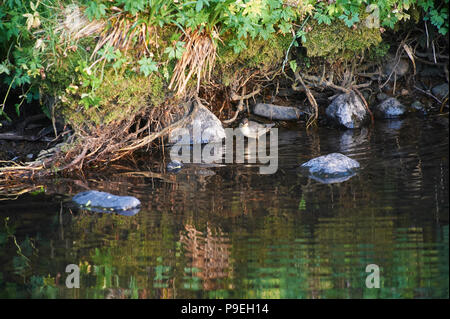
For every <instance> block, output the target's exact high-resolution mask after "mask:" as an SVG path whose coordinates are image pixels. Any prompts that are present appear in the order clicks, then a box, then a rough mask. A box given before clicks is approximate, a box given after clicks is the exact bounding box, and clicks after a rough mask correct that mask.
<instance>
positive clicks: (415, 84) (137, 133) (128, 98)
mask: <svg viewBox="0 0 450 319" xmlns="http://www.w3.org/2000/svg"><path fill="white" fill-rule="evenodd" d="M95 3H96V4H95V5H94V4H88V5H86V4H84V2H82V1H81V2H80V3H78V4H76V5H75V6H63V7H62V8H63V9H61V8H56V7H54V6H49V4H51V1H50V2H48V3H47V2H46V3H44V2H43V4H41V5H39V4H32V5H30V7H29V8H28V7H23V8H19V7H16V8H9V10H8V11H7V14H6V18H4V19H3V20H2V21H5V22H2V23H7V22H8V21H12V19H14V17H17V19H19V18H20V19H21V21H23V22H24V25H23V26H22V27H21V29H20V32H22V33H23V34H24V35H23V36H22V37H19V36H18V34H17V35H14V33H11V34H10V35H9V36H7V37H9V39H5V41H6V42H5V43H12V41H13V40H14V39H16V40H18V39H19V38H20V44H21V46H19V48H18V47H15V46H11V45H10V46H8V47H6V46H5V47H4V48H3V51H2V52H4V53H2V54H4V56H5V57H6V59H5V60H4V62H3V63H2V69H1V70H2V73H3V75H0V76H3V77H4V80H6V83H7V84H8V81H9V86H7V87H6V88H5V90H4V91H5V93H6V95H5V99H4V100H5V101H6V102H9V101H10V100H14V99H13V98H11V97H10V96H9V97H8V94H16V95H17V96H18V97H19V98H18V99H17V100H19V101H21V102H18V103H15V104H11V103H6V102H4V103H3V104H2V114H3V116H4V117H5V118H6V119H11V118H14V117H15V119H16V123H23V122H24V121H26V120H27V118H26V115H27V113H29V114H34V113H39V112H38V111H36V110H35V109H34V110H30V111H29V110H28V109H27V107H26V106H24V105H26V103H25V102H26V100H30V102H31V101H32V100H33V98H36V97H37V98H38V99H39V104H38V105H39V107H40V108H41V109H42V111H43V112H44V113H45V114H46V115H47V117H48V118H50V119H51V120H50V123H46V126H47V127H46V128H48V130H47V131H46V132H45V133H46V134H41V135H40V136H39V135H36V134H34V135H31V136H34V137H36V139H38V138H39V139H43V140H45V141H46V145H45V147H44V148H48V149H51V150H52V151H51V152H44V153H45V154H44V153H41V154H39V153H40V152H37V150H36V149H34V148H33V147H32V148H31V149H29V150H25V152H17V151H18V149H15V150H13V151H12V150H11V148H14V146H13V145H12V144H9V142H7V143H4V144H3V146H2V147H3V148H4V152H3V154H4V157H3V158H2V159H3V160H6V161H9V162H7V163H4V164H3V166H4V167H3V168H0V175H1V178H2V179H3V180H4V181H7V180H10V179H17V178H24V177H28V178H29V177H32V176H37V175H48V174H55V173H60V174H61V173H62V174H68V173H70V172H74V171H75V172H76V171H80V170H83V169H86V168H87V169H89V168H92V167H95V168H96V169H99V168H102V167H106V166H107V165H109V163H112V162H115V161H117V160H119V159H124V158H127V157H129V156H132V154H133V152H134V151H136V150H139V149H142V148H145V149H147V150H150V151H151V150H152V149H157V148H158V147H162V146H163V145H164V138H165V136H166V133H168V132H169V131H170V129H172V128H175V127H176V126H177V125H178V124H179V123H181V122H177V121H180V120H181V121H182V122H185V121H188V120H189V116H190V114H191V110H190V109H189V108H187V107H186V105H189V103H186V102H189V101H195V102H196V103H197V104H201V105H204V106H206V107H207V108H208V109H209V110H210V111H212V113H214V114H215V115H216V116H217V117H218V118H219V119H220V120H221V121H222V123H223V124H224V125H225V126H227V125H228V126H235V125H237V123H238V122H239V120H240V118H241V117H243V116H249V115H250V116H252V110H253V106H254V105H255V104H257V103H266V104H278V105H281V106H291V107H295V108H297V109H298V110H299V114H302V116H299V117H298V118H296V119H295V121H293V123H292V124H291V125H300V126H306V127H307V128H308V129H312V128H313V127H314V126H316V125H330V123H329V116H327V115H326V113H327V112H326V110H327V108H328V106H329V105H330V103H332V101H333V100H334V99H335V98H336V97H337V95H338V94H348V93H350V92H353V93H354V94H356V95H357V99H358V100H360V104H361V105H363V108H364V109H365V111H367V112H368V116H364V117H366V122H372V123H373V121H375V120H376V119H375V117H374V115H373V114H372V113H373V112H372V111H373V110H374V108H376V107H377V105H378V104H380V103H381V102H382V100H385V99H386V98H388V97H395V98H397V99H398V100H399V101H400V103H402V104H403V105H404V106H405V108H406V111H407V113H413V112H417V113H420V114H422V115H423V116H427V115H429V114H436V113H446V112H448V55H446V54H447V53H446V52H447V51H448V39H447V38H446V37H445V36H444V35H445V33H446V32H447V31H446V28H448V18H445V14H446V11H445V10H444V9H445V3H446V1H442V4H441V3H436V4H435V6H436V7H435V8H434V9H435V11H432V10H431V8H429V7H426V8H425V7H424V6H423V4H422V3H421V2H418V3H416V4H414V5H413V6H411V7H410V6H409V5H408V6H407V5H406V4H404V3H403V2H398V3H395V5H394V6H395V7H396V8H397V9H396V10H397V11H396V12H397V13H396V19H395V21H394V22H392V21H391V22H389V19H388V15H387V13H386V12H384V11H383V10H385V9H383V10H382V11H381V12H380V17H379V18H380V21H378V22H379V23H380V25H379V26H377V27H374V25H371V24H370V23H372V22H374V21H372V20H370V19H369V18H370V14H368V13H367V12H366V9H367V7H366V6H365V5H361V6H358V7H352V8H351V10H350V9H349V8H346V7H345V6H346V4H338V3H332V4H325V3H323V2H319V3H317V4H311V3H309V2H296V1H293V2H292V3H291V2H289V3H288V2H282V1H269V2H268V1H243V2H238V3H237V4H234V1H233V2H228V1H225V2H224V1H211V2H210V3H209V4H206V3H205V4H203V2H202V1H197V2H192V3H191V2H189V3H188V2H186V3H185V2H183V1H180V3H177V2H171V1H170V2H167V1H156V2H155V3H154V6H152V7H148V6H147V5H144V4H143V5H142V6H136V7H134V6H132V5H131V4H123V3H122V4H121V3H119V2H117V3H116V2H111V3H110V2H103V1H100V2H95ZM331 8H334V9H333V10H334V11H333V10H331ZM347 9H348V10H347ZM390 9H392V8H389V10H390ZM20 10H22V11H24V12H25V11H26V12H33V14H32V15H31V17H30V16H29V15H27V14H28V13H26V14H25V13H22V12H21V11H20ZM155 10H156V11H155ZM349 10H350V11H349ZM389 10H388V11H387V12H389ZM436 12H437V13H436ZM408 14H409V15H411V17H409V16H408V17H409V18H406V15H408ZM436 14H438V16H439V17H441V16H442V18H443V21H442V22H439V23H438V22H436V21H438V19H437V18H436ZM139 17H142V19H140V18H139ZM193 17H197V19H194V20H192V19H193ZM430 17H434V18H435V19H434V20H432V21H433V22H432V23H429V22H425V23H424V25H422V23H423V22H424V20H423V19H424V18H425V20H426V19H429V18H430ZM439 21H440V20H439ZM25 22H26V23H25ZM369 22H370V23H369ZM375 22H376V21H375ZM389 23H390V24H389ZM432 24H434V26H433V25H432ZM5 26H9V27H10V28H11V26H10V25H7V24H5ZM394 26H395V28H394ZM49 28H52V29H54V30H55V33H54V34H52V35H51V36H50V34H49V35H48V37H45V36H42V35H43V34H44V35H45V34H47V33H48V29H49ZM390 28H393V30H391V29H390ZM25 35H26V36H25ZM20 48H22V49H20ZM27 50H28V51H27ZM31 54H34V55H33V58H31ZM30 58H31V59H30ZM21 59H22V60H21ZM20 61H25V62H24V63H22V64H20V63H19V62H20ZM19 79H20V81H22V82H20V81H19ZM446 84H447V93H446V94H445V92H444V93H443V94H441V93H439V94H438V93H436V92H434V91H433V89H435V88H436V87H438V86H441V87H443V86H445V85H446ZM10 89H11V90H12V91H14V92H12V91H10ZM24 90H25V92H24ZM19 92H22V94H20V93H19ZM23 93H25V94H23ZM20 97H21V98H20ZM8 99H9V100H8ZM24 101H25V102H24ZM417 102H420V103H417ZM17 105H18V106H17ZM14 111H16V113H17V114H20V113H21V111H22V118H20V117H18V116H17V114H16V115H14ZM249 112H250V113H249ZM23 114H25V115H23ZM13 115H14V116H13ZM24 116H25V118H24ZM369 117H370V120H368V121H367V118H369ZM32 124H34V125H36V123H32V122H30V123H27V125H32ZM279 125H284V124H283V123H280V124H279ZM365 125H366V124H365ZM16 128H17V125H16V127H14V126H13V127H9V128H7V127H6V128H5V127H2V128H1V129H2V132H0V134H6V133H8V134H9V135H3V136H4V137H5V136H6V137H9V138H10V139H11V138H17V137H24V136H25V135H23V132H21V134H19V132H17V130H16ZM51 128H53V130H51ZM22 131H23V130H22ZM0 137H1V135H0ZM14 143H15V142H14ZM8 152H9V153H8ZM14 152H15V153H14ZM13 153H14V154H13ZM25 153H27V154H25ZM30 154H31V155H33V157H31V156H30ZM30 157H31V158H30ZM29 159H30V160H29ZM31 159H33V160H31ZM11 160H14V161H11Z"/></svg>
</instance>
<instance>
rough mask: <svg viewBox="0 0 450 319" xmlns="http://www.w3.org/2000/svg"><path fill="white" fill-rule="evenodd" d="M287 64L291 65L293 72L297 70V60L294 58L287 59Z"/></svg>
mask: <svg viewBox="0 0 450 319" xmlns="http://www.w3.org/2000/svg"><path fill="white" fill-rule="evenodd" d="M289 66H290V67H291V69H292V71H293V72H295V71H297V61H295V60H291V61H289Z"/></svg>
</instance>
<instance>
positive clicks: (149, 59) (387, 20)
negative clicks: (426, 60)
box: [0, 0, 448, 118]
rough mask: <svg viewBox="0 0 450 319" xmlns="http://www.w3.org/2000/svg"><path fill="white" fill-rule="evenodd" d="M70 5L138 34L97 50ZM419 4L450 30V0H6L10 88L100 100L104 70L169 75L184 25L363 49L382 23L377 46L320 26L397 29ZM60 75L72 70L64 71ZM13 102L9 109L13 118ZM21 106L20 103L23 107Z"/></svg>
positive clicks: (242, 46) (226, 40)
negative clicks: (69, 17) (335, 39)
mask: <svg viewBox="0 0 450 319" xmlns="http://www.w3.org/2000/svg"><path fill="white" fill-rule="evenodd" d="M69 6H77V7H79V8H80V11H81V12H83V13H84V15H85V17H86V18H87V20H88V21H93V22H95V21H102V23H103V24H102V27H103V30H104V31H100V33H99V34H100V35H101V34H105V33H104V32H107V31H108V30H112V29H113V28H115V27H116V28H117V27H118V26H119V27H121V28H123V30H124V31H123V33H122V34H121V35H120V36H121V37H128V38H129V41H128V42H127V43H129V45H127V46H126V47H127V49H125V48H123V47H120V46H118V47H114V46H113V45H110V46H104V47H103V48H102V49H101V50H98V51H96V52H95V54H94V55H92V50H93V47H94V46H95V37H96V36H98V35H99V34H98V33H94V34H92V35H91V36H90V40H89V39H87V40H86V42H88V43H92V44H91V45H88V44H83V43H82V40H80V39H74V38H71V37H70V35H69V36H66V37H63V36H62V30H63V25H64V18H65V13H64V10H63V9H61V8H67V7H69ZM418 12H419V14H420V15H421V16H422V17H423V19H424V20H426V21H429V22H430V23H431V24H432V25H433V26H435V27H436V29H437V30H438V31H439V33H441V34H443V35H445V34H446V33H447V32H448V0H440V1H433V0H284V1H283V0H89V1H88V0H78V2H77V0H75V3H74V0H34V1H23V0H1V5H0V81H1V83H3V84H4V85H5V86H6V88H7V89H6V90H5V91H6V92H7V93H6V94H8V93H9V92H10V90H20V91H21V94H20V96H22V98H23V100H22V102H23V101H30V100H32V99H36V98H39V92H40V90H41V89H42V88H48V87H49V84H48V83H49V82H50V83H53V84H55V85H56V86H64V87H63V88H61V92H62V93H63V94H66V93H67V92H69V93H67V94H75V95H77V96H78V97H79V99H80V103H81V104H82V105H84V106H85V107H86V108H89V107H92V106H98V105H99V103H100V101H99V97H98V96H97V95H96V90H97V89H98V88H99V87H100V83H101V82H102V80H103V76H104V74H105V70H109V69H113V70H114V72H115V74H116V75H117V74H123V75H124V76H131V75H132V74H134V75H135V76H142V75H144V76H153V75H155V76H157V77H158V78H163V79H165V80H166V81H168V80H169V79H170V77H171V72H173V67H174V62H176V61H177V60H178V59H180V58H181V56H182V53H183V51H184V50H185V49H186V48H185V45H186V43H185V42H183V41H181V40H180V39H181V37H182V35H183V34H185V33H189V32H192V31H201V32H203V33H204V34H207V35H209V36H210V37H211V39H212V40H213V41H215V43H216V44H217V45H218V46H219V48H220V47H222V48H228V49H232V50H233V52H234V54H235V55H239V54H241V53H243V52H244V50H248V49H251V47H250V46H249V43H252V41H267V40H268V39H270V38H273V37H278V36H281V37H285V38H289V39H292V40H291V41H292V44H294V45H296V46H298V45H301V44H302V43H303V45H304V46H306V47H307V48H309V50H310V54H312V55H322V56H323V55H326V54H325V53H327V54H335V53H336V52H337V51H342V50H343V51H346V50H348V49H351V50H359V49H363V48H364V47H367V46H368V45H371V44H375V42H378V41H379V34H378V31H376V30H374V31H373V34H374V39H372V40H369V39H368V38H365V39H366V40H367V41H368V43H367V44H368V45H364V43H361V42H358V41H354V40H351V41H350V40H349V39H347V40H349V41H347V42H346V43H345V44H339V45H337V44H336V45H334V46H330V47H329V48H326V47H325V44H326V43H327V39H324V38H322V39H320V35H318V34H316V35H315V32H316V31H317V30H320V29H321V28H322V29H323V30H335V29H336V28H338V27H339V29H340V30H341V31H342V32H343V34H344V33H345V34H353V33H358V32H362V31H361V30H364V28H367V23H368V22H370V23H372V25H371V27H378V26H379V27H382V28H394V27H395V26H396V25H397V24H398V23H399V22H400V21H405V20H408V19H410V17H411V15H414V16H416V15H417V14H418ZM119 18H120V19H119ZM120 23H122V24H120ZM365 24H366V27H365V26H364V25H365ZM325 26H329V27H330V29H327V28H326V27H325ZM311 27H312V29H311ZM345 28H348V29H345ZM117 30H119V28H117ZM120 30H122V29H120ZM355 30H356V31H355ZM309 31H311V33H310V34H309V35H308V32H309ZM168 32H169V33H170V35H169V36H167V37H164V35H165V34H166V33H168ZM324 32H325V31H324ZM336 32H338V31H336ZM363 33H364V32H363ZM366 33H367V32H366ZM366 33H364V34H366ZM117 34H118V33H117ZM324 34H329V31H326V32H325V33H324ZM367 34H370V32H369V33H367ZM330 37H331V35H330ZM138 41H141V42H142V43H144V44H145V45H144V46H142V49H141V50H140V51H139V50H137V49H136V48H134V49H133V44H134V43H137V42H138ZM329 42H330V41H328V43H329ZM91 46H92V47H91ZM128 46H130V47H131V49H130V50H128ZM288 47H290V46H288ZM320 50H323V51H322V52H319V51H320ZM226 51H227V50H219V52H226ZM68 59H69V61H67V60H68ZM55 74H56V75H58V76H61V77H64V76H65V77H66V79H65V80H64V81H60V79H59V78H57V79H55ZM80 81H81V82H82V83H81V84H80V83H79V82H80ZM67 82H68V83H67ZM63 84H64V85H63ZM75 86H76V87H80V89H79V90H77V91H76V92H74V90H73V89H71V88H73V87H75ZM6 98H7V96H6V97H5V98H3V99H0V101H4V100H6ZM4 104H5V103H4V102H3V104H1V105H0V115H3V116H5V117H7V118H8V116H7V115H6V114H5V112H4V109H5V105H4ZM21 105H22V103H19V104H17V105H16V111H17V113H19V111H20V106H21Z"/></svg>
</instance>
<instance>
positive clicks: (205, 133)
mask: <svg viewBox="0 0 450 319" xmlns="http://www.w3.org/2000/svg"><path fill="white" fill-rule="evenodd" d="M184 132H185V133H188V136H184V134H182V133H184ZM194 133H195V135H194ZM181 135H183V136H184V138H183V137H182V136H181ZM224 138H225V130H224V128H223V126H222V122H220V120H219V119H218V118H217V117H216V116H215V115H214V114H213V113H212V112H211V111H210V110H208V109H207V108H206V107H204V106H203V105H199V106H198V109H197V112H196V113H195V114H194V117H193V119H192V121H191V122H189V123H187V124H186V125H184V126H182V127H180V128H178V129H175V130H173V131H172V132H171V134H170V136H169V142H170V143H177V142H180V143H183V144H206V143H215V142H221V141H222V139H224Z"/></svg>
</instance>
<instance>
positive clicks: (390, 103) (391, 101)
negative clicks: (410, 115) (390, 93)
mask: <svg viewBox="0 0 450 319" xmlns="http://www.w3.org/2000/svg"><path fill="white" fill-rule="evenodd" d="M405 112H406V107H405V106H404V105H403V104H402V103H400V102H399V101H398V100H397V99H396V98H395V97H390V98H387V99H386V100H384V101H383V102H381V103H380V104H378V105H377V106H375V108H374V115H375V116H376V117H378V118H383V119H392V118H396V117H399V116H402V115H403V114H405Z"/></svg>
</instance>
